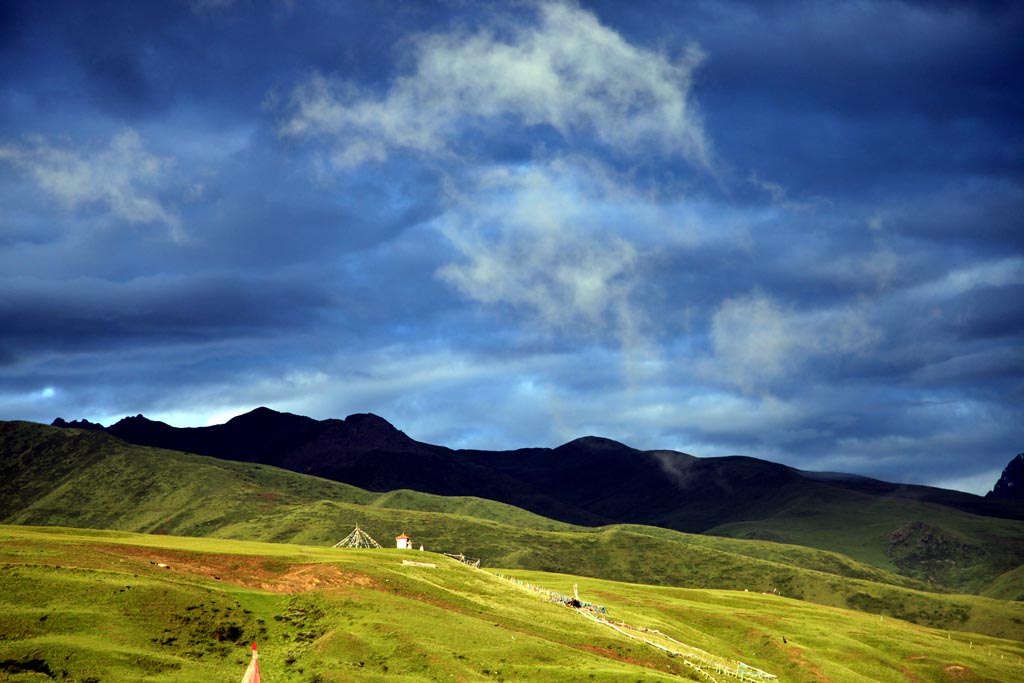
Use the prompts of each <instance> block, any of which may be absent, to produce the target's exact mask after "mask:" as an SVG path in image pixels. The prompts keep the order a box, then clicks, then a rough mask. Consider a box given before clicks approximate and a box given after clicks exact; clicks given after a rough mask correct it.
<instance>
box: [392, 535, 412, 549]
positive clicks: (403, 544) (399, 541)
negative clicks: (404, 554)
mask: <svg viewBox="0 0 1024 683" xmlns="http://www.w3.org/2000/svg"><path fill="white" fill-rule="evenodd" d="M395 544H396V545H397V546H398V548H399V550H410V549H412V539H411V538H409V537H408V536H406V535H405V534H402V535H401V536H395Z"/></svg>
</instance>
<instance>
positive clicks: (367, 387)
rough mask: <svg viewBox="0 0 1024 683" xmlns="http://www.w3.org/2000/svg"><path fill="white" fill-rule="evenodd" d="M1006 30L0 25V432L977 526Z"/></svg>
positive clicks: (988, 385)
mask: <svg viewBox="0 0 1024 683" xmlns="http://www.w3.org/2000/svg"><path fill="white" fill-rule="evenodd" d="M1021 35H1024V11H1022V9H1021V8H1020V6H1019V5H1018V4H1016V3H1010V2H1007V3H1000V2H986V3H976V4H973V3H955V2H872V1H862V2H815V3H808V2H776V3H761V2H699V1H698V2H685V3H672V2H655V1H651V2H631V3H622V2H612V1H609V2H579V3H571V2H502V3H497V2H495V3H487V2H481V3H464V2H456V1H454V0H453V1H451V2H434V3H429V2H398V1H395V2H384V1H380V2H375V1H372V0H369V1H365V2H349V3H345V2H299V1H294V2H283V1H277V2H273V1H270V2H260V1H259V0H237V1H231V0H195V1H192V2H186V1H181V2H173V1H168V2H158V3H148V2H145V3H124V2H111V3H106V2H101V1H97V2H89V3H80V2H67V3H61V2H8V3H3V5H2V6H0V293H2V296H0V321H2V323H0V419H28V420H35V421H41V422H49V421H50V420H52V419H53V418H54V417H57V416H62V417H64V418H66V419H74V418H88V419H90V420H94V421H100V422H103V423H104V424H109V423H111V422H113V421H116V420H117V419H119V418H121V417H123V416H125V415H130V414H136V413H140V412H141V413H144V414H146V415H147V416H149V417H151V418H154V419H163V420H165V421H168V422H170V423H171V424H175V425H178V426H196V425H204V424H215V423H219V422H223V421H225V420H226V419H228V418H230V417H231V416H233V415H236V414H239V413H241V412H245V411H247V410H250V409H252V408H254V407H257V406H260V405H266V406H269V407H272V408H275V409H277V410H283V411H289V412H295V413H300V414H305V415H309V416H312V417H316V418H327V417H344V416H346V415H348V414H351V413H355V412H374V413H377V414H379V415H381V416H383V417H385V418H386V419H388V420H390V421H391V422H392V423H393V424H395V425H396V426H397V427H399V428H400V429H402V430H404V431H405V432H406V433H408V434H409V435H410V436H412V437H413V438H416V439H419V440H422V441H428V442H432V443H438V444H443V445H448V446H452V447H473V448H488V449H507V448H518V447H523V446H555V445H558V444H560V443H563V442H565V441H568V440H570V439H573V438H576V437H579V436H582V435H587V434H595V435H600V436H605V437H609V438H613V439H616V440H619V441H622V442H625V443H627V444H629V445H632V446H635V447H637V448H645V449H653V448H670V449H678V450H682V451H686V452H689V453H692V454H694V455H698V456H705V457H707V456H719V455H730V454H745V455H751V456H755V457H760V458H765V459H769V460H773V461H777V462H783V463H786V464H789V465H793V466H795V467H799V468H803V469H813V470H833V471H847V472H856V473H861V474H866V475H870V476H876V477H880V478H883V479H889V480H895V481H905V482H913V483H927V484H935V485H940V486H946V487H950V488H958V489H961V490H966V491H973V492H979V493H984V492H985V491H987V490H989V489H990V488H991V486H992V485H993V484H994V482H995V480H996V478H997V477H998V475H999V473H1000V472H1001V470H1002V468H1003V466H1005V464H1006V463H1007V462H1008V461H1009V460H1010V459H1011V458H1012V457H1013V456H1014V455H1015V454H1016V453H1018V452H1020V450H1021V449H1022V444H1024V408H1022V405H1024V400H1022V399H1024V381H1022V380H1024V344H1022V341H1024V225H1022V218H1021V217H1022V216H1024V185H1022V178H1024V174H1022V170H1024V137H1022V127H1021V122H1022V121H1024V83H1022V74H1024V41H1022V40H1021V38H1020V36H1021Z"/></svg>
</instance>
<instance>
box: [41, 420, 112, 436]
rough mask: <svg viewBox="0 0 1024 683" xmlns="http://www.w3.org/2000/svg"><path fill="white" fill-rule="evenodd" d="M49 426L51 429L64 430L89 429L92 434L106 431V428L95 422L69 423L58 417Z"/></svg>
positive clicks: (79, 421) (77, 421) (80, 421)
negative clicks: (60, 428) (58, 428)
mask: <svg viewBox="0 0 1024 683" xmlns="http://www.w3.org/2000/svg"><path fill="white" fill-rule="evenodd" d="M50 424H51V426H53V427H64V428H65V429H89V430H91V431H94V432H102V431H105V430H106V427H104V426H103V425H101V424H99V423H97V422H89V421H88V420H72V421H71V422H67V421H66V420H65V419H64V418H62V417H58V418H57V419H56V420H54V421H53V422H52V423H50Z"/></svg>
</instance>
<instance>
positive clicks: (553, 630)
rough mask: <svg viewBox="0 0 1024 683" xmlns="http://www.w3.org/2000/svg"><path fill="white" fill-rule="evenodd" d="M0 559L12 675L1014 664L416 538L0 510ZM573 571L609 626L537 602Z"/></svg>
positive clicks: (928, 669)
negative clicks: (446, 550)
mask: <svg viewBox="0 0 1024 683" xmlns="http://www.w3.org/2000/svg"><path fill="white" fill-rule="evenodd" d="M410 558H412V560H413V561H418V562H424V563H429V564H431V565H434V566H408V565H405V564H403V561H406V560H409V559H410ZM0 567H2V570H0V634H3V637H2V638H0V680H5V681H10V682H11V683H29V682H32V683H35V682H39V681H51V680H56V681H67V682H70V681H76V682H77V683H87V682H88V683H98V682H100V681H102V682H103V683H173V682H181V683H184V682H189V683H191V682H194V681H199V680H201V681H225V682H227V681H237V680H238V679H240V678H241V674H242V672H243V671H244V668H245V665H246V663H247V660H248V656H249V648H248V645H249V642H250V641H257V642H258V643H259V644H260V652H261V658H260V661H261V669H262V672H263V676H264V680H267V681H273V682H275V683H340V682H342V681H345V682H352V683H363V682H379V681H385V680H394V679H398V680H403V681H412V682H419V681H424V682H426V681H496V682H497V681H510V682H511V681H517V682H521V683H530V682H532V681H538V682H540V681H544V682H551V681H555V682H561V681H578V682H584V681H585V682H591V681H606V682H609V683H626V682H629V683H632V682H633V681H666V682H667V681H678V680H707V678H706V677H705V674H706V675H710V676H712V677H714V676H716V675H717V676H718V678H717V679H716V680H722V679H723V678H724V677H722V676H721V675H718V674H716V673H715V671H714V670H712V669H710V665H709V664H708V662H720V663H721V664H723V665H727V666H731V667H734V668H737V667H739V662H742V663H743V664H744V665H746V666H747V667H752V668H748V669H746V671H747V672H752V671H753V670H754V669H757V670H760V671H763V672H767V673H769V674H772V675H774V676H777V677H778V680H779V681H783V682H785V683H803V682H808V683H810V682H812V681H832V682H834V683H866V682H868V681H873V682H888V681H892V682H893V683H896V682H901V683H902V682H904V681H907V680H913V681H920V682H922V683H927V682H935V683H939V682H940V681H941V682H947V681H951V680H954V681H1010V680H1019V679H1020V678H1021V676H1022V675H1024V665H1022V664H1021V658H1022V657H1024V646H1022V644H1021V643H1020V642H1019V641H1014V640H1010V639H1000V638H992V637H987V636H980V635H976V634H966V633H958V632H949V631H942V630H935V629H930V628H926V627H922V626H917V625H913V624H909V623H907V622H904V621H900V620H897V619H889V618H880V617H878V616H874V615H866V614H862V613H858V612H853V611H846V610H840V609H835V608H828V607H821V606H816V605H812V604H809V603H807V602H802V601H798V600H792V599H789V598H785V597H780V596H777V595H770V594H769V595H766V594H761V593H756V592H749V593H747V592H737V591H720V590H695V589H679V588H665V587H653V586H643V585H638V584H627V583H616V582H611V581H604V580H597V579H584V578H580V577H573V576H567V575H560V574H545V573H537V572H523V571H513V570H503V571H504V573H506V574H514V575H515V578H517V579H518V580H519V581H510V580H508V579H505V578H500V577H499V576H497V575H495V574H494V573H491V572H489V571H486V570H479V569H473V568H470V567H468V566H466V565H464V564H461V563H458V562H456V561H453V560H449V559H448V558H445V557H444V556H441V555H437V554H434V553H429V552H427V553H419V552H416V551H398V550H393V549H392V550H369V551H367V550H334V549H331V548H323V547H310V546H298V545H290V544H265V543H256V542H251V541H245V542H243V541H228V540H222V539H209V538H186V537H175V536H161V535H151V534H150V535H138V534H129V533H125V532H105V531H83V530H71V529H54V528H35V527H16V526H3V527H0ZM574 584H576V585H578V586H579V589H580V591H581V593H582V594H581V598H582V599H584V600H586V601H589V602H593V603H597V604H599V605H600V606H603V607H604V608H606V610H607V614H606V615H603V616H606V618H607V619H608V620H609V621H611V622H614V623H616V624H618V625H619V626H618V627H617V628H618V629H619V630H613V629H612V628H610V627H609V626H608V625H606V624H602V623H598V622H596V621H593V620H592V619H590V618H588V617H587V616H585V615H586V613H578V612H577V611H576V610H573V609H568V608H566V607H564V606H562V605H561V604H557V603H553V602H551V600H550V598H549V597H548V593H547V590H553V591H556V592H559V593H563V594H567V595H568V594H571V592H572V590H573V585H574ZM532 586H537V587H542V588H543V589H545V590H531V587H532ZM970 599H971V600H981V599H980V598H970ZM1014 614H1016V615H1017V616H1020V615H1021V609H1015V610H1014ZM645 640H647V641H650V642H652V643H657V644H659V645H663V646H668V647H670V648H671V649H673V650H675V651H676V652H680V653H682V654H680V655H677V656H671V655H670V654H668V653H667V652H665V651H663V650H660V649H658V648H656V647H654V646H652V645H649V644H647V643H646V642H644V641H645ZM695 665H696V666H701V667H703V673H702V672H701V671H698V670H697V669H696V668H694V666H695Z"/></svg>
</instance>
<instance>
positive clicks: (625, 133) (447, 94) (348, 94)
mask: <svg viewBox="0 0 1024 683" xmlns="http://www.w3.org/2000/svg"><path fill="white" fill-rule="evenodd" d="M536 12H537V21H536V23H535V24H533V25H529V26H519V25H516V26H512V27H507V26H506V27H502V28H505V29H507V30H506V31H505V32H503V33H502V35H500V36H499V35H498V32H497V30H496V29H497V28H498V27H494V28H493V29H482V30H479V31H477V32H475V33H466V32H464V31H460V30H453V31H452V32H450V33H445V34H433V35H426V36H421V37H419V39H418V40H416V41H415V42H414V43H413V44H414V46H415V55H414V60H413V61H414V67H413V69H412V72H411V73H409V74H407V75H405V76H402V77H400V78H397V79H395V80H394V81H393V82H392V83H391V85H390V87H389V88H388V89H387V90H386V91H385V92H383V93H376V92H370V91H364V90H361V89H360V88H358V87H357V86H355V85H354V84H352V83H348V82H344V81H338V80H335V79H331V78H328V77H326V76H323V75H321V74H316V75H313V76H312V77H310V78H309V79H308V80H307V81H306V82H304V83H303V84H301V85H299V86H298V87H297V88H295V89H294V91H293V93H292V96H291V115H290V116H289V118H288V119H287V120H286V121H285V122H284V124H283V125H282V127H281V130H282V132H283V133H285V134H286V135H292V136H324V137H326V138H327V139H329V140H330V144H331V145H332V150H333V153H332V158H333V161H334V162H335V163H336V164H337V165H339V166H353V165H358V164H361V163H364V162H367V161H376V160H383V159H385V158H387V157H388V156H389V155H390V154H391V153H392V152H394V151H396V150H401V151H407V152H415V153H421V154H427V155H450V154H458V152H459V136H460V135H461V134H462V133H464V132H466V131H467V130H472V129H476V130H486V129H489V128H492V127H495V126H504V125H508V124H509V123H511V124H512V125H516V126H520V127H522V126H527V127H529V126H550V127H551V128H553V129H555V130H557V131H558V132H559V133H560V134H561V135H562V136H563V137H564V138H565V139H567V140H569V141H580V140H586V141H591V140H596V141H598V142H600V143H601V144H603V145H604V146H605V147H606V148H608V149H610V150H612V151H614V152H615V153H618V154H623V155H628V156H634V155H641V154H651V153H658V154H663V155H666V156H681V157H683V158H685V159H687V160H689V161H690V162H692V163H694V164H696V165H698V166H707V165H708V164H709V163H710V159H711V150H710V145H709V143H708V140H707V138H706V136H705V134H704V129H703V125H702V123H701V120H700V117H699V115H698V113H697V111H696V108H695V105H694V103H693V102H692V101H691V98H690V88H691V84H692V78H693V71H694V69H695V68H696V67H697V65H698V64H699V63H700V62H701V60H702V59H703V54H702V53H701V52H700V51H699V50H698V49H697V48H691V49H690V50H688V51H687V52H686V53H685V54H684V55H682V56H681V58H679V59H676V60H673V59H670V58H669V57H668V56H666V55H664V54H661V53H659V52H655V51H652V50H649V49H645V48H642V47H637V46H635V45H632V44H630V43H629V42H627V41H626V40H624V39H623V38H622V37H621V36H620V35H619V34H617V33H616V32H615V31H613V30H611V29H609V28H607V27H605V26H603V25H602V24H601V23H600V22H599V21H598V20H597V18H596V17H594V15H592V14H590V13H588V12H586V11H583V10H581V9H579V8H577V7H574V6H572V5H569V4H564V3H559V2H553V3H544V4H538V5H537V8H536Z"/></svg>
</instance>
